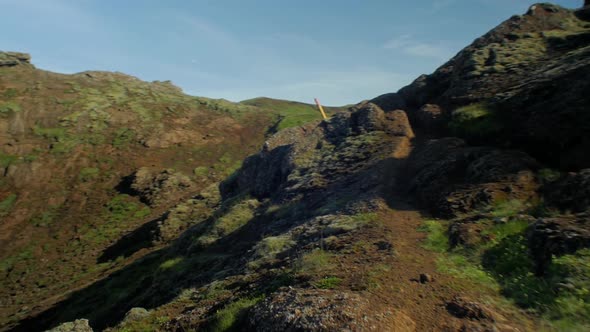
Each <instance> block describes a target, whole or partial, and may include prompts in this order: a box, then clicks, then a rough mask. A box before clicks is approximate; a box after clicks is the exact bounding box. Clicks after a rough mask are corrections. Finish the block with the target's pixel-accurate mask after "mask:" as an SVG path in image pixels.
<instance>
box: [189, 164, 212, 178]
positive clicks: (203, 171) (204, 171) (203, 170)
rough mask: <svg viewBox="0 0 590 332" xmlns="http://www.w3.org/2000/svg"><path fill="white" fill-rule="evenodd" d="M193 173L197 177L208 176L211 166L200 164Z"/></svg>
mask: <svg viewBox="0 0 590 332" xmlns="http://www.w3.org/2000/svg"><path fill="white" fill-rule="evenodd" d="M193 174H194V175H195V176H196V177H200V178H202V177H207V176H208V175H209V167H205V166H199V167H197V168H195V169H194V170H193Z"/></svg>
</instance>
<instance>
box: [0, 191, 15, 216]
mask: <svg viewBox="0 0 590 332" xmlns="http://www.w3.org/2000/svg"><path fill="white" fill-rule="evenodd" d="M16 199H17V195H16V194H10V195H8V196H7V197H6V198H4V199H3V200H2V201H0V217H5V216H7V215H8V214H9V213H10V212H11V211H12V208H13V207H14V203H16Z"/></svg>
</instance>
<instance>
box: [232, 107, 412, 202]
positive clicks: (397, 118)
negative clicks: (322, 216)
mask: <svg viewBox="0 0 590 332" xmlns="http://www.w3.org/2000/svg"><path fill="white" fill-rule="evenodd" d="M413 137H414V132H413V130H412V127H411V126H410V122H409V120H408V117H407V115H406V113H405V112H404V111H402V110H394V111H391V112H385V111H383V110H382V109H381V108H380V107H379V106H377V105H376V104H373V103H368V102H364V103H361V104H359V105H357V106H355V107H353V108H352V109H351V112H343V113H339V114H336V115H335V116H334V117H333V118H332V119H330V121H324V122H322V123H320V124H319V125H318V123H311V124H309V125H305V126H302V127H297V128H290V129H287V130H283V131H280V132H279V133H277V134H275V135H274V136H273V137H271V138H270V139H269V140H268V141H267V142H266V144H265V146H264V147H263V149H262V151H260V152H259V153H258V154H255V155H253V156H250V157H248V158H247V159H246V160H245V161H244V163H243V165H242V168H241V169H240V170H239V171H238V172H236V174H235V175H234V176H233V177H231V178H230V179H228V180H227V181H225V182H224V183H222V185H221V187H220V188H221V192H222V196H223V197H228V196H230V195H234V194H236V193H238V192H248V193H250V194H251V195H254V196H255V197H258V198H264V197H269V196H271V195H274V194H276V193H277V192H282V194H289V195H295V193H302V192H304V191H306V190H308V191H311V190H316V191H317V190H325V189H326V188H327V187H328V186H329V185H330V183H332V182H333V181H334V180H342V176H347V175H351V174H355V173H358V172H359V171H361V170H362V169H364V168H367V167H369V166H370V165H372V164H374V163H376V162H378V161H380V160H382V159H383V158H384V157H385V156H391V157H393V158H405V157H407V155H408V153H409V150H410V140H411V139H412V138H413ZM365 182H366V183H369V182H368V181H367V179H365Z"/></svg>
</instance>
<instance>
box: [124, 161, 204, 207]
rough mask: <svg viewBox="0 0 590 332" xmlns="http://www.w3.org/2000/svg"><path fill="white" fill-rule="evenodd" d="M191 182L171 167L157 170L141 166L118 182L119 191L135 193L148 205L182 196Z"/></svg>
mask: <svg viewBox="0 0 590 332" xmlns="http://www.w3.org/2000/svg"><path fill="white" fill-rule="evenodd" d="M192 185H193V182H192V181H191V180H190V178H189V177H188V176H186V175H184V174H182V173H180V172H176V171H174V170H172V169H165V170H157V169H152V168H149V167H142V168H140V169H138V170H137V171H136V172H135V173H133V174H132V175H130V176H129V177H126V178H125V179H124V180H123V181H122V182H121V184H119V186H118V189H119V191H122V192H125V193H129V194H131V195H137V196H139V198H140V199H141V201H142V202H144V203H146V204H148V205H158V204H159V203H160V202H162V201H165V200H170V199H173V198H175V197H180V196H182V195H183V194H184V193H185V192H186V191H187V190H188V189H189V188H190V187H191V186H192Z"/></svg>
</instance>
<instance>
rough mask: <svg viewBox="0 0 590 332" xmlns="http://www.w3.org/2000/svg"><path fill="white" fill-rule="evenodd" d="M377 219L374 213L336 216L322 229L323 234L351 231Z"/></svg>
mask: <svg viewBox="0 0 590 332" xmlns="http://www.w3.org/2000/svg"><path fill="white" fill-rule="evenodd" d="M377 220H378V216H377V214H376V213H359V214H355V215H351V216H336V219H335V220H334V221H333V222H331V223H330V224H329V225H328V226H326V228H325V229H324V235H332V234H339V233H345V232H351V231H353V230H355V229H359V228H361V227H363V226H366V225H369V224H371V223H373V222H375V221H377Z"/></svg>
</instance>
